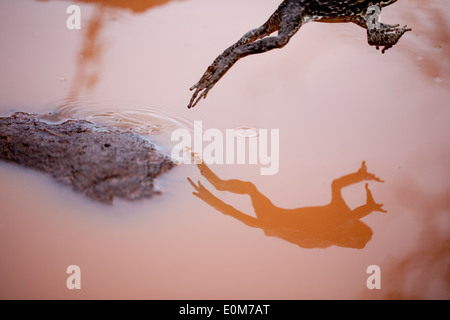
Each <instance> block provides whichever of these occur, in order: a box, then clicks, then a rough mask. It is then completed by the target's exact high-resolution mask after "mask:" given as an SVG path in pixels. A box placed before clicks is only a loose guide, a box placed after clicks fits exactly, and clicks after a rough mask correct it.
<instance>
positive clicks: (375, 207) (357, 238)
mask: <svg viewBox="0 0 450 320" xmlns="http://www.w3.org/2000/svg"><path fill="white" fill-rule="evenodd" d="M197 166H198V168H199V169H200V172H201V174H202V175H203V176H204V177H205V178H206V179H207V180H208V181H209V182H210V183H211V184H212V185H213V186H214V187H215V188H216V189H217V190H219V191H229V192H233V193H236V194H247V195H249V196H250V198H251V201H252V204H253V207H254V210H255V213H256V218H255V217H253V216H250V215H247V214H245V213H243V212H241V211H239V210H237V209H235V208H234V207H232V206H230V205H228V204H226V203H225V202H223V201H222V200H220V199H219V198H217V197H216V196H215V195H213V194H212V193H211V192H210V191H208V190H207V189H206V188H205V187H204V186H203V184H202V183H201V182H200V181H199V182H198V183H197V184H195V183H194V182H193V181H192V180H191V179H190V178H188V180H189V182H190V183H191V185H192V186H193V187H194V189H195V192H193V194H194V195H195V196H196V197H198V198H200V199H202V200H203V201H205V202H206V203H207V204H209V205H210V206H212V207H214V208H215V209H217V210H218V211H220V212H222V213H223V214H225V215H228V216H231V217H233V218H235V219H237V220H239V221H241V222H242V223H244V224H246V225H247V226H249V227H253V228H261V229H262V230H263V231H264V233H265V234H266V236H273V237H278V238H281V239H283V240H286V241H288V242H291V243H293V244H296V245H298V246H300V247H303V248H327V247H330V246H333V245H335V246H339V247H346V248H356V249H362V248H364V247H365V246H366V244H367V243H368V242H369V241H370V239H371V238H372V230H371V229H370V227H368V226H367V225H366V224H365V223H363V222H362V221H360V219H361V218H363V217H365V216H367V215H369V214H370V213H372V212H374V211H379V212H384V213H385V212H387V211H385V210H384V209H383V208H382V206H383V205H382V204H378V203H376V202H375V201H374V199H373V197H372V193H371V191H370V189H369V187H368V184H367V183H366V193H367V200H366V204H364V205H362V206H360V207H357V208H355V209H353V210H351V209H350V208H349V207H348V206H347V204H346V203H345V200H344V199H343V197H342V194H341V190H342V188H344V187H346V186H349V185H352V184H355V183H358V182H362V181H377V182H383V181H382V180H381V179H379V178H378V177H376V176H375V175H374V174H372V173H369V172H367V167H366V164H365V162H363V163H362V165H361V168H360V169H359V170H358V171H356V172H355V173H351V174H348V175H345V176H343V177H340V178H338V179H335V180H334V181H333V182H332V184H331V192H332V199H331V202H330V203H329V204H327V205H325V206H318V207H304V208H297V209H283V208H279V207H277V206H275V205H273V204H272V202H271V201H270V200H269V199H268V198H267V197H266V196H264V195H263V194H262V193H260V192H259V191H258V190H257V188H256V187H255V185H254V184H252V183H251V182H248V181H241V180H222V179H220V178H219V177H218V176H216V175H215V174H214V173H213V172H212V171H211V169H209V168H208V167H207V166H206V165H205V164H198V165H197Z"/></svg>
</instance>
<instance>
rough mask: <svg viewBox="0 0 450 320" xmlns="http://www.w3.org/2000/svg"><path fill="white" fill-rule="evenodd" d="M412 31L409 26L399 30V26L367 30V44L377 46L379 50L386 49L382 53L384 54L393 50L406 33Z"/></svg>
mask: <svg viewBox="0 0 450 320" xmlns="http://www.w3.org/2000/svg"><path fill="white" fill-rule="evenodd" d="M411 30H412V29H411V28H408V27H407V26H404V27H402V28H399V27H398V26H389V25H383V24H381V26H380V27H379V28H373V29H367V42H368V43H369V45H371V46H375V47H376V48H377V50H378V49H379V47H384V48H383V50H382V51H381V52H382V53H384V52H385V51H386V50H388V49H389V48H392V47H393V46H394V45H395V44H396V43H397V42H398V40H399V39H400V38H401V36H402V35H403V34H405V32H407V31H411Z"/></svg>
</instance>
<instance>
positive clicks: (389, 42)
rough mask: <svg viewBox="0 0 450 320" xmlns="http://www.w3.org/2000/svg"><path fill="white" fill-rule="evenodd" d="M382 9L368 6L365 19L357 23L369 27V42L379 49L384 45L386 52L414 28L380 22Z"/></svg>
mask: <svg viewBox="0 0 450 320" xmlns="http://www.w3.org/2000/svg"><path fill="white" fill-rule="evenodd" d="M380 13H381V9H380V8H379V7H377V6H370V7H369V8H367V13H366V15H365V16H364V19H359V20H360V21H357V22H356V23H357V24H359V25H361V26H362V27H364V28H366V29H367V42H368V43H369V45H371V46H375V47H376V48H377V50H378V49H379V47H384V48H383V50H382V51H381V52H382V53H384V52H385V51H386V50H388V49H389V48H392V47H393V46H394V45H395V44H396V43H397V42H398V40H400V38H401V37H402V36H403V34H405V32H407V31H411V30H412V29H410V28H408V27H407V26H404V27H401V28H400V27H399V25H398V24H397V25H389V24H384V23H380V22H379V21H378V19H379V15H380Z"/></svg>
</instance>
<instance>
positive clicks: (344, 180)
mask: <svg viewBox="0 0 450 320" xmlns="http://www.w3.org/2000/svg"><path fill="white" fill-rule="evenodd" d="M367 180H373V181H378V182H383V180H381V179H380V178H378V177H376V176H375V175H374V174H372V173H369V172H367V167H366V162H365V161H363V163H362V165H361V168H360V169H359V170H358V171H357V172H355V173H351V174H348V175H346V176H343V177H340V178H338V179H335V180H334V181H333V183H332V184H331V191H332V202H343V201H344V199H343V198H342V194H341V190H342V188H344V187H347V186H349V185H352V184H355V183H358V182H361V181H367Z"/></svg>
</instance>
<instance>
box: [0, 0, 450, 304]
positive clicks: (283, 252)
mask: <svg viewBox="0 0 450 320" xmlns="http://www.w3.org/2000/svg"><path fill="white" fill-rule="evenodd" d="M73 2H76V3H77V4H78V5H79V6H80V8H81V13H82V28H81V30H80V31H77V30H68V29H67V28H66V24H65V22H66V19H67V17H68V15H67V14H66V8H67V6H68V5H69V4H72V3H73ZM124 3H127V4H124ZM278 4H279V3H278V1H275V0H267V1H263V2H261V1H257V0H246V1H237V0H233V1H230V0H228V1H220V0H214V1H211V0H186V1H126V2H125V1H106V0H104V1H100V0H98V1H94V0H92V1H87V0H86V1H72V2H70V3H69V2H67V1H62V0H61V1H57V0H55V1H25V0H23V1H17V0H15V1H13V0H3V1H1V4H0V21H1V22H0V24H1V28H0V37H1V39H2V48H1V50H0V66H1V71H2V72H1V76H0V97H1V99H0V115H1V116H6V115H9V114H11V112H13V111H19V110H20V111H28V112H37V113H40V114H42V115H46V118H48V119H50V120H62V119H66V118H82V119H88V120H91V121H94V122H99V123H104V124H107V125H112V126H119V127H122V128H128V129H130V130H133V131H136V132H138V133H140V134H143V135H145V136H148V137H149V138H150V139H152V140H154V141H155V142H157V143H158V144H159V145H160V147H161V148H162V150H164V151H166V152H170V150H171V148H172V147H173V142H172V141H171V140H170V135H171V132H173V130H175V129H179V128H184V129H187V130H188V131H189V132H192V129H193V122H194V121H199V120H201V121H203V125H204V127H205V128H206V127H207V128H217V129H220V130H222V131H223V132H225V130H226V129H233V128H237V127H247V128H259V129H279V132H280V149H279V150H280V157H279V159H280V163H279V171H278V173H277V174H275V175H261V174H260V168H261V166H260V165H249V164H246V165H229V164H228V165H218V164H216V165H211V166H209V168H210V170H211V171H206V172H207V174H205V170H204V174H203V175H202V174H201V173H200V171H199V168H198V167H197V166H195V165H179V166H178V167H177V168H175V169H174V170H173V171H171V172H169V173H168V174H166V175H165V176H164V177H161V178H160V179H159V180H158V186H159V188H161V191H162V195H161V196H159V197H157V198H154V199H150V200H146V201H141V202H139V203H126V202H120V201H119V202H116V203H115V204H114V205H113V206H103V205H100V204H96V203H92V202H90V201H89V200H86V199H84V198H83V197H81V196H79V195H76V194H73V193H72V192H71V191H70V190H68V189H66V188H61V187H60V186H58V185H56V184H55V183H54V182H53V181H51V180H50V179H49V178H47V177H45V176H42V175H41V174H39V173H37V172H34V171H30V170H25V169H22V168H19V167H17V166H15V165H11V164H6V163H0V179H1V184H0V199H1V207H0V208H1V209H0V210H1V214H0V237H1V241H0V255H1V257H2V259H1V260H0V271H1V272H0V288H1V289H0V297H1V298H69V299H71V298H144V299H160V298H162V299H167V298H168V299H178V298H186V299H190V298H202V299H207V298H220V299H259V298H261V299H303V298H308V299H311V298H312V299H315V298H321V299H322V298H324V299H328V298H332V299H334V298H338V299H359V298H363V299H364V298H369V299H371V298H377V299H378V298H381V299H388V298H393V299H396V298H409V297H414V298H439V299H449V298H450V288H449V286H450V269H449V257H450V255H449V253H450V252H449V251H450V249H449V248H450V239H449V231H450V219H449V215H450V209H449V208H450V203H449V199H450V197H449V196H450V195H449V190H450V189H449V175H450V172H449V171H450V169H449V165H448V163H449V157H450V150H449V145H448V136H449V134H450V129H449V126H448V121H449V119H450V111H449V103H448V101H449V99H450V90H449V89H450V78H449V77H450V65H449V56H450V55H449V53H450V35H449V33H448V30H449V25H448V21H449V17H450V8H449V6H448V4H447V3H446V2H445V1H438V0H430V1H427V3H426V5H425V3H424V2H423V1H420V0H402V1H399V2H398V3H396V4H395V5H393V6H390V7H388V8H386V9H384V10H383V15H382V21H385V22H387V23H400V24H408V25H409V26H411V27H412V28H413V29H414V31H413V32H410V33H408V34H406V35H405V36H404V37H403V38H402V39H401V40H400V42H399V44H397V45H396V46H395V47H394V48H392V49H390V50H388V51H387V52H386V54H384V55H382V54H381V53H380V52H378V51H376V50H375V49H374V48H371V47H369V46H368V45H367V44H366V42H365V31H364V30H362V29H360V28H359V27H357V26H354V25H346V24H337V25H334V24H320V23H311V24H307V25H305V26H303V27H302V29H301V30H300V31H299V33H298V34H297V35H296V36H295V37H294V38H293V39H292V40H291V42H290V43H289V45H288V46H286V47H285V48H284V49H283V50H277V51H273V52H270V53H266V54H263V55H259V56H252V57H248V58H246V59H244V60H242V61H240V62H238V63H237V64H236V65H235V66H234V67H233V69H232V70H231V71H230V72H229V73H227V75H226V76H225V77H224V78H223V79H222V80H221V81H220V82H219V83H218V84H217V86H216V87H215V88H214V89H213V90H212V91H211V92H210V94H209V96H208V98H207V99H206V100H204V101H202V102H201V103H200V104H199V105H198V106H197V107H196V108H195V109H192V110H188V109H187V108H186V105H187V103H188V101H189V99H190V92H189V90H188V88H189V87H190V86H191V85H192V84H194V83H195V82H196V81H197V80H198V78H199V77H200V76H201V74H202V72H203V71H204V70H205V69H206V67H207V66H208V64H209V63H210V62H211V61H212V60H213V59H214V58H215V57H216V56H217V55H218V54H219V53H220V52H222V50H223V49H225V47H227V46H228V45H229V44H231V43H233V42H235V41H236V40H237V39H238V38H239V37H240V36H241V35H242V34H243V33H245V32H246V31H248V30H250V29H252V28H254V27H257V26H259V25H260V24H262V23H263V22H264V21H265V20H266V19H267V18H268V16H269V15H270V14H271V13H272V12H273V11H274V10H275V9H276V7H277V6H278ZM363 160H364V161H366V164H367V167H368V171H369V172H370V173H374V174H376V175H377V176H378V177H380V178H382V179H384V180H385V182H384V183H380V182H376V181H369V188H370V190H371V191H372V194H373V197H374V199H375V201H376V202H378V203H383V204H384V206H383V208H384V209H385V210H386V211H388V212H387V213H381V212H371V213H370V214H368V215H367V216H365V217H364V218H362V219H361V221H359V222H357V223H356V224H354V225H353V224H352V226H353V227H354V228H353V227H352V228H347V229H345V232H344V231H343V232H340V233H338V234H334V238H330V237H326V236H324V235H323V234H321V236H317V234H314V236H312V234H311V232H310V233H308V232H309V231H308V232H306V233H305V232H304V230H305V228H304V227H303V224H299V226H298V228H297V231H298V230H303V233H302V232H291V233H286V232H284V231H280V229H276V228H274V227H270V226H269V227H268V226H267V225H265V229H264V231H263V229H261V228H259V227H260V226H259V225H257V227H256V228H255V225H253V227H251V226H249V225H248V224H250V225H251V224H252V223H253V222H254V220H252V219H251V217H260V216H261V215H264V214H266V213H268V212H271V213H273V216H274V217H277V214H279V215H281V214H284V213H286V210H287V209H289V210H291V209H292V210H291V211H289V212H300V211H301V212H311V210H309V209H308V208H309V207H314V206H319V208H324V207H320V206H325V205H327V204H329V203H330V201H331V199H332V191H331V183H332V181H333V180H334V179H337V178H340V177H344V176H345V175H348V174H352V173H355V172H357V170H358V169H359V168H360V167H361V162H362V161H363ZM215 176H217V177H218V178H221V179H223V180H229V179H234V180H241V181H244V182H248V183H239V182H236V181H235V184H230V183H225V184H224V183H222V184H221V182H220V181H219V180H217V179H215V178H214V177H215ZM187 178H190V179H192V181H193V183H194V184H195V185H196V186H197V185H198V181H200V183H201V184H202V185H203V186H204V189H201V190H200V194H199V195H201V196H200V198H201V199H199V197H196V196H195V195H193V192H194V191H195V189H194V187H193V186H192V185H191V184H190V183H189V181H188V180H187ZM215 186H219V189H222V190H218V189H216V188H215ZM220 187H221V188H220ZM242 190H244V191H245V192H244V191H242ZM249 190H251V191H249ZM255 190H257V191H255ZM230 191H231V192H230ZM239 193H248V194H251V197H249V195H247V194H239ZM342 197H343V198H344V199H345V200H346V202H347V205H348V207H347V208H345V207H339V208H338V207H333V209H332V210H331V211H330V210H328V211H327V212H331V214H332V215H333V216H334V214H343V213H344V214H345V213H346V212H347V214H351V211H350V210H351V209H355V208H357V207H359V206H362V205H364V204H365V203H366V191H365V188H364V182H362V181H360V182H359V183H356V184H352V185H350V186H348V187H346V188H344V189H342ZM261 208H262V209H261ZM326 208H328V209H329V206H328V207H326ZM269 209H270V210H269ZM345 210H347V211H345ZM224 213H225V214H224ZM244 214H246V215H247V216H244ZM248 216H250V218H248ZM243 217H245V218H243ZM321 217H322V218H320V219H319V222H321V221H322V222H323V224H322V223H319V224H318V226H323V225H325V224H326V223H327V222H328V221H329V217H330V216H328V218H327V217H326V215H323V216H321ZM323 217H325V218H323ZM313 218H314V217H313ZM249 219H250V220H249ZM253 219H254V218H253ZM321 219H322V220H321ZM316 220H317V219H316ZM243 222H244V223H243ZM246 222H247V224H246ZM305 223H306V224H308V225H309V223H310V221H307V222H305ZM302 228H303V229H302ZM269 229H270V230H269ZM291 231H292V230H291ZM341 231H342V230H341ZM358 232H359V233H358ZM368 234H369V236H367V235H368ZM370 235H371V236H370ZM355 239H359V240H358V241H356V242H355V241H353V240H355ZM350 240H352V241H350ZM361 241H362V242H361ZM72 264H75V265H78V266H80V268H81V271H82V278H81V281H82V282H81V283H82V289H81V290H79V291H70V290H68V289H67V287H66V279H67V277H68V275H67V274H66V268H67V267H68V266H69V265H72ZM370 265H378V266H379V267H380V268H381V270H382V274H381V285H382V287H381V290H373V291H371V290H368V289H367V287H366V280H367V278H368V274H366V269H367V267H368V266H370Z"/></svg>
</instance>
